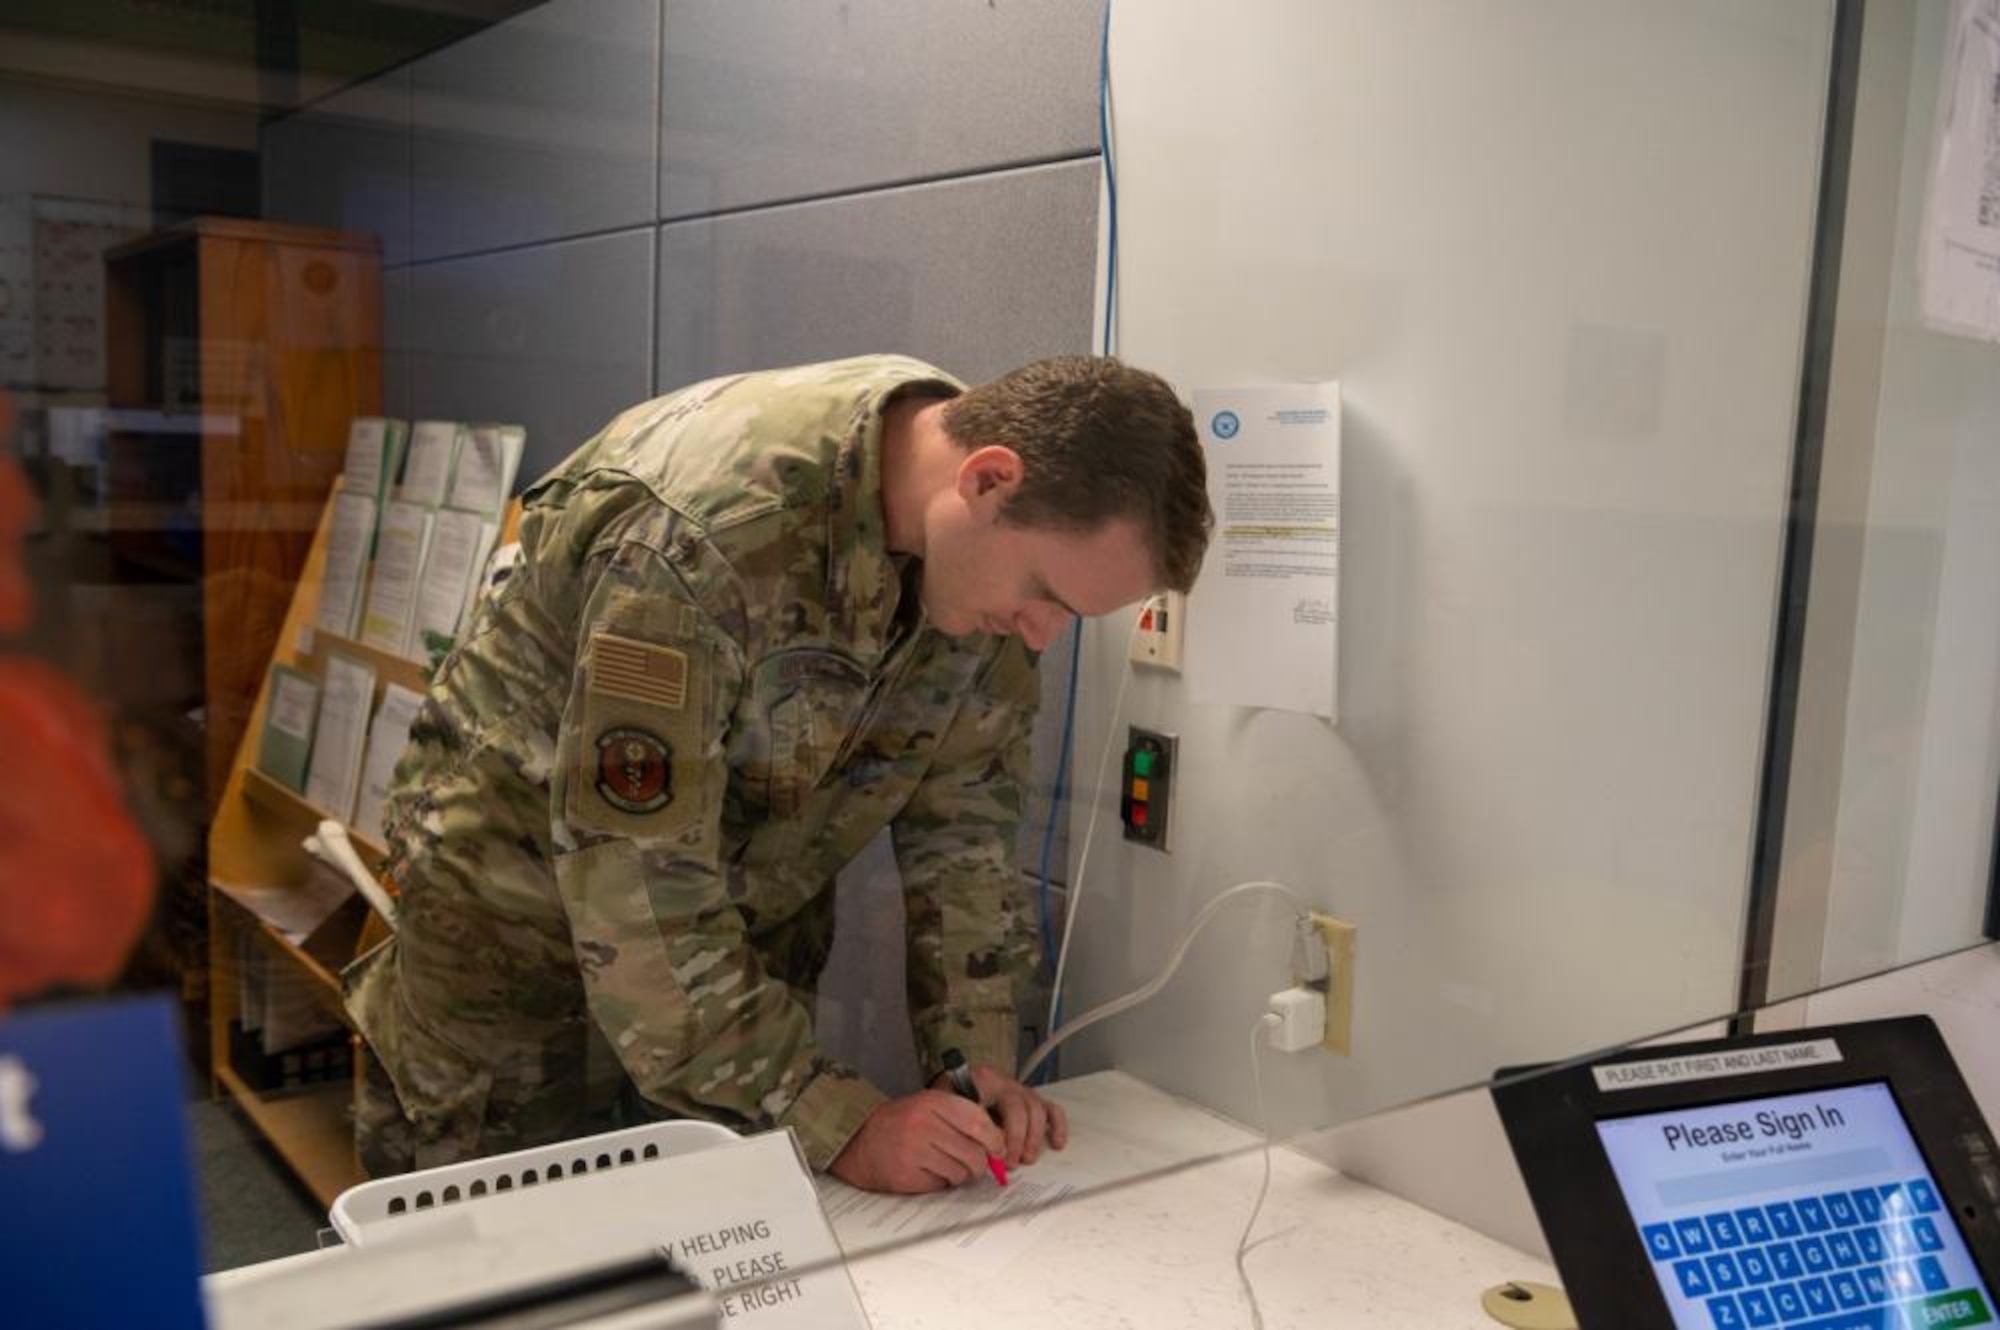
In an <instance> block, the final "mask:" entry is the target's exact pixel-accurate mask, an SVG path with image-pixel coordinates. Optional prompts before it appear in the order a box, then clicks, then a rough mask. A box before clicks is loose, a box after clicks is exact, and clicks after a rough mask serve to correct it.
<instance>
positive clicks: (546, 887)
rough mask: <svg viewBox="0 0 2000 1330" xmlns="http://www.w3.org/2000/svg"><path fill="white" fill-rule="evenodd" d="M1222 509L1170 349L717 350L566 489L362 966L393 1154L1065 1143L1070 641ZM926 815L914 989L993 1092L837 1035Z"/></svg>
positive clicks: (400, 1166) (877, 1174) (375, 1108)
mask: <svg viewBox="0 0 2000 1330" xmlns="http://www.w3.org/2000/svg"><path fill="white" fill-rule="evenodd" d="M1209 524H1210V514H1209V510H1208V503H1207V499H1206V496H1205V492H1204V478H1203V469H1202V460H1201V454H1200V450H1199V447H1198V445H1197V443H1196V441H1195V436H1194V431H1193V424H1192V421H1191V419H1190V418H1189V417H1188V413H1187V411H1186V409H1185V408H1183V407H1182V406H1181V405H1180V404H1179V402H1178V401H1177V400H1176V399H1175V398H1174V396H1173V394H1172V391H1171V390H1170V389H1169V388H1168V387H1167V386H1166V385H1165V384H1164V383H1163V382H1161V381H1160V380H1159V379H1157V378H1155V377H1154V376H1152V375H1149V374H1145V373H1143V372H1141V371H1137V370H1133V369H1130V368H1128V367H1126V366H1124V365H1121V364H1119V363H1118V362H1116V361H1114V360H1108V359H1098V358H1092V357H1082V356H1074V357H1062V358H1058V359H1056V360H1052V361H1042V362H1038V363H1037V364H1035V365H1031V366H1028V367H1026V368H1025V369H1022V370H1018V371H1015V372H1014V373H1013V374H1011V375H1008V376H1005V377H1003V378H1002V379H1000V380H997V381H995V382H994V383H992V384H988V385H986V386H984V387H982V388H978V389H974V390H972V391H970V392H965V391H964V389H963V388H962V386H961V385H960V384H958V383H956V382H955V381H953V380H952V379H951V378H949V377H948V376H946V375H945V374H943V373H941V372H939V371H938V370H936V369H934V368H932V367H930V366H928V365H924V364H921V363H919V362H916V361H913V360H908V359H904V358H900V357H887V356H878V357H865V358H861V359H855V360H847V361H840V362H835V363H832V364H827V365H817V366H808V367H804V368H800V369H792V370H782V371H775V372H770V373H762V374H747V375H739V376H736V377H732V378H725V379H717V380H714V381H711V382H707V383H701V384H696V385H695V386H693V387H690V388H686V389H683V390H682V391H680V392H677V393H673V394H671V395H669V396H666V397H662V398H659V399H657V400H655V401H652V402H648V403H646V404H644V405H642V406H638V407H635V408H633V409H632V410H630V411H627V412H626V413H625V414H623V415H622V416H620V417H619V418H618V419H616V420H615V421H613V422H612V423H611V425H610V426H609V427H608V428H606V429H605V430H604V432H603V433H601V434H599V435H598V436H597V437H596V438H595V439H593V440H591V441H590V442H589V443H587V444H585V445H584V446H583V447H582V448H581V449H580V450H578V451H577V452H576V453H575V454H574V455H573V456H571V457H570V458H569V459H568V460H567V461H566V462H564V463H563V464H562V465H561V466H559V467H557V468H556V470H554V471H553V472H551V473H550V474H549V475H548V476H546V477H544V478H543V479H542V480H541V481H540V482H539V483H538V484H536V485H535V486H534V487H533V488H532V489H530V490H529V491H528V493H527V495H526V498H525V503H524V511H523V515H522V521H521V528H520V544H521V560H520V563H519V564H518V565H517V566H516V568H515V570H514V572H513V573H512V575H511V576H510V577H509V578H508V579H507V580H506V581H505V582H504V583H502V584H501V585H500V586H499V587H497V588H496V589H494V590H493V591H492V592H490V593H489V594H488V595H487V596H485V597H484V598H483V599H482V601H481V603H480V605H479V607H478V609H477V611H476V613H475V616H474V618H473V621H472V623H471V625H470V626H469V628H468V630H467V633H466V636H465V638H464V640H463V641H462V642H460V643H459V645H458V646H457V648H456V649H455V650H454V651H453V652H452V654H451V655H450V656H449V657H448V658H447V659H446V661H445V662H444V664H443V666H442V667H441V669H440V671H439V673H438V676H437V678H436V680H435V682H434V683H433V685H432V688H431V693H430V698H429V701H428V702H427V704H426V705H425V707H424V709H423V711H422V714H421V715H420V716H419V718H418V720H417V723H416V724H415V725H414V726H413V727H412V729H411V733H410V747H409V749H408V750H407V751H406V752H405V754H404V756H403V759H402V761H401V763H400V765H399V766H398V768H397V772H396V780H395V786H394V789H393V792H392V794H391V796H390V800H389V807H388V818H387V826H388V835H389V840H390V845H391V848H392V855H391V863H390V872H391V874H392V876H393V877H394V879H395V880H396V882H397V883H398V885H399V886H400V887H401V890H402V903H401V905H400V907H399V919H398V932H397V935H396V936H395V937H394V938H392V939H391V940H390V941H389V942H387V943H385V944H384V945H383V946H382V947H381V948H378V949H377V950H375V951H374V952H371V953H370V954H369V955H368V956H366V957H364V958H363V959H362V960H360V961H358V962H356V964H355V965H354V966H352V967H351V968H350V969H349V971H348V973H347V975H346V976H345V979H346V983H347V989H348V1008H349V1010H350V1012H351V1013H352V1015H353V1018H354V1020H355V1022H356V1025H357V1026H358V1028H359V1029H360V1031H361V1032H362V1034H363V1035H364V1036H365V1037H366V1038H367V1041H368V1043H369V1045H370V1048H371V1050H372V1052H373V1054H374V1056H373V1057H372V1058H371V1059H369V1063H370V1073H369V1076H368V1079H367V1082H366V1084H365V1086H364V1088H363V1092H362V1095H361V1098H360V1103H359V1107H358V1110H357V1124H356V1126H357V1136H358V1144H359V1146H360V1148H361V1152H362V1157H363V1160H364V1162H365V1163H366V1164H367V1165H368V1167H369V1169H370V1171H371V1172H376V1173H382V1172H393V1171H400V1170H404V1169H408V1168H411V1167H427V1166H431V1165H434V1164H440V1163H448V1162H453V1161H456V1160H459V1159H464V1158H469V1157H474V1156H478V1155H485V1154H493V1153H498V1152H501V1151H505V1150H512V1149H519V1148H522V1147H525V1146H530V1145H537V1144H543V1143H547V1142H550V1141H555V1140H560V1139H564V1138H567V1137H571V1136H576V1135H580V1134H584V1133H587V1132H591V1131H597V1130H605V1129H608V1128H611V1127H615V1126H619V1125H629V1124H630V1123H632V1122H634V1121H642V1120H645V1118H646V1117H648V1116H651V1117H659V1116H674V1117H696V1118H706V1119H711V1120H714V1121H719V1122H722V1123H725V1124H727V1125H730V1126H732V1127H737V1128H742V1129H766V1128H771V1127H775V1126H789V1127H791V1128H792V1129H793V1130H794V1131H795V1132H796V1133H797V1136H798V1139H799V1141H800V1143H801V1145H802V1146H803V1148H804V1151H805V1154H806V1157H807V1159H808V1161H809V1162H810V1163H811V1164H812V1165H813V1166H814V1167H815V1168H831V1169H832V1170H833V1171H834V1172H835V1173H836V1174H837V1175H839V1176H841V1177H843V1178H846V1179H847V1180H848V1181H850V1182H853V1183H855V1184H856V1185H859V1186H865V1187H872V1188H878V1189H884V1190H898V1191H922V1190H929V1189H933V1188H937V1187H944V1186H950V1185H953V1184H955V1183H957V1182H960V1181H963V1180H964V1179H965V1178H967V1177H972V1176H978V1175H980V1174H982V1173H983V1172H984V1164H985V1157H986V1155H987V1154H988V1153H992V1154H996V1155H1000V1156H1002V1157H1004V1158H1006V1159H1007V1160H1008V1161H1009V1162H1012V1163H1024V1162H1032V1161H1033V1160H1034V1158H1035V1157H1036V1156H1037V1155H1038V1153H1039V1152H1040V1150H1041V1148H1042V1147H1043V1144H1044V1143H1045V1142H1046V1143H1048V1144H1052V1145H1054V1146H1056V1147H1057V1148H1060V1147H1061V1145H1062V1144H1063V1140H1064V1135H1065V1132H1066V1128H1065V1125H1064V1122H1063V1119H1062V1115H1061V1112H1060V1110H1059V1109H1056V1108H1055V1107H1054V1106H1053V1105H1051V1104H1049V1103H1048V1102H1047V1101H1045V1100H1043V1099H1042V1098H1041V1096H1039V1095H1037V1094H1035V1093H1034V1092H1033V1091H1031V1090H1028V1089H1027V1088H1026V1087H1024V1086H1022V1085H1020V1084H1019V1083H1018V1082H1017V1081H1015V1080H1014V1078H1013V1076H1012V1075H1011V1068H1012V1065H1013V1057H1014V1052H1015V1040H1016V1033H1015V1031H1016V1023H1015V1002H1016V995H1017V993H1018V992H1019V991H1020V984H1021V982H1022V980H1023V979H1024V978H1025V977H1026V975H1027V974H1028V972H1029V970H1030V967H1031V966H1032V963H1033V956H1034V939H1033V936H1032V929H1031V926H1030V922H1029V919H1028V917H1027V915H1026V913H1025V911H1024V909H1023V904H1022V900H1021V895H1020V891H1019V886H1020V879H1019V873H1018V870H1017V867H1016V865H1015V863H1014V862H1013V853H1012V846H1013V843H1014V830H1015V827H1016V825H1017V823H1018V821H1019V819H1020V816H1021V790H1022V786H1023V784H1024V782H1025V781H1026V779H1027V774H1028V772H1027V764H1028V733H1029V726H1030V722H1031V720H1032V718H1033V711H1034V707H1035V702H1036V698H1037V695H1038V689H1037V683H1036V674H1035V663H1034V657H1033V654H1032V653H1033V652H1035V651H1039V650H1040V649H1041V648H1042V647H1043V646H1044V645H1046V643H1047V642H1048V641H1050V640H1051V639H1052V638H1053V637H1054V636H1055V635H1056V634H1057V633H1058V632H1060V631H1061V629H1062V628H1063V627H1064V625H1065V624H1066V623H1067V622H1068V620H1069V619H1070V617H1071V616H1072V615H1075V614H1078V613H1086V614H1101V613H1107V612H1109V611H1112V610H1115V609H1118V608H1120V607H1122V606H1125V605H1129V604H1131V603H1132V602H1134V601H1135V600H1137V599H1139V598H1141V597H1142V596H1144V595H1145V594H1147V593H1149V592H1150V591H1152V590H1153V589H1155V588H1157V587H1160V586H1172V587H1176V588H1180V589H1185V588H1186V587H1187V586H1188V585H1189V584H1190V583H1192V581H1193V578H1194V573H1195V570H1196V569H1197V568H1198V567H1199V563H1200V559H1201V555H1202V551H1203V548H1204V547H1205V545H1206V542H1207V533H1208V528H1209ZM884 826H892V827H893V833H892V835H893V841H894V845H895V851H896V856H897V860H898V865H899V868H900V870H901V875H902V878H903V882H904V890H905V894H906V913H907V920H908V924H907V931H908V939H907V941H908V971H909V979H908V984H909V992H910V1009H911V1019H912V1022H913V1024H914V1026H915V1033H916V1036H917V1043H918V1047H919V1052H920V1056H921V1058H922V1060H923V1063H924V1065H925V1069H926V1070H927V1071H928V1072H929V1073H931V1074H932V1075H933V1076H934V1075H935V1074H936V1073H937V1071H938V1069H939V1065H940V1058H941V1056H942V1054H943V1052H944V1050H946V1049H947V1048H953V1047H955V1048H958V1049H961V1050H963V1052H964V1053H965V1055H966V1057H967V1058H968V1060H969V1061H971V1062H972V1063H973V1064H974V1067H975V1072H974V1075H975V1079H976V1082H977V1084H978V1087H979V1089H980V1092H981V1095H982V1098H983V1099H984V1100H985V1107H986V1108H987V1109H990V1110H991V1112H992V1114H993V1115H994V1117H997V1118H998V1120H999V1121H998V1125H997V1126H996V1125H995V1122H994V1120H993V1117H989V1116H988V1113H987V1112H985V1111H982V1107H981V1105H975V1104H972V1103H970V1102H968V1101H966V1100H964V1099H960V1098H957V1097H954V1096H952V1095H950V1094H946V1093H940V1092H939V1091H936V1090H926V1091H921V1092H919V1093H917V1094H915V1095H909V1096H905V1097H902V1098H899V1099H893V1100H892V1099H889V1098H887V1097H886V1096H885V1095H884V1094H883V1093H882V1092H881V1091H880V1090H878V1089H877V1088H876V1087H875V1086H873V1085H871V1084H869V1083H868V1082H867V1081H865V1080H864V1079H862V1078H861V1077H860V1076H859V1075H858V1074H857V1073H856V1072H854V1071H853V1070H851V1069H850V1068H848V1067H846V1066H844V1065H842V1064H840V1063H838V1062H836V1061H834V1060H833V1059H831V1058H829V1057H828V1056H826V1055H825V1054H824V1053H823V1052H822V1051H821V1050H820V1049H819V1048H818V1046H817V1045H816V1044H815V1042H814V1038H813V1029H812V1009H813V1002H812V994H813V987H814V984H815V982H816V981H817V978H818V975H819V972H820V970H821V968H822V967H823V965H824V963H825V961H826V957H827V954H828V950H829V948H830V945H831V934H832V923H833V889H832V883H833V878H834V875H835V873H836V872H837V871H838V870H839V869H840V868H841V867H842V866H843V865H844V864H845V863H846V862H847V861H848V860H849V859H850V858H852V857H853V856H854V855H855V854H856V853H858V852H859V851H860V850H861V848H862V847H863V846H864V845H866V844H867V843H868V842H869V841H870V840H871V839H872V838H873V837H874V836H875V834H876V833H877V832H878V831H879V830H881V828H883V827H884Z"/></svg>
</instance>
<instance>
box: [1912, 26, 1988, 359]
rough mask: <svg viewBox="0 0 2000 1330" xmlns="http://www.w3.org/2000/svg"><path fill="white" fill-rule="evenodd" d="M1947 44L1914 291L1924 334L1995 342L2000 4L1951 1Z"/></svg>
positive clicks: (1939, 83)
mask: <svg viewBox="0 0 2000 1330" xmlns="http://www.w3.org/2000/svg"><path fill="white" fill-rule="evenodd" d="M1948 41H1949V45H1948V46H1947V48H1946V50H1945V57H1944V67H1943V69H1942V71H1941V74H1940V77H1939V79H1938V108H1937V127H1936V129H1935V130H1934V131H1933V133H1932V140H1931V183H1930V193H1929V195H1928V196H1927V197H1926V198H1925V200H1924V232H1923V264H1922V267H1921V269H1920V271H1919V279H1918V284H1917V285H1918V291H1919V294H1920V296H1921V299H1922V305H1923V319H1924V322H1925V323H1926V324H1927V325H1929V326H1930V327H1932V328H1935V329H1937V330H1938V331H1940V332H1949V333H1957V334H1959V335H1961V336H1965V337H1977V338H1981V339H1983V340H1985V341H1989V342H2000V0H1956V3H1954V4H1953V6H1952V26H1951V32H1950V35H1949V38H1948Z"/></svg>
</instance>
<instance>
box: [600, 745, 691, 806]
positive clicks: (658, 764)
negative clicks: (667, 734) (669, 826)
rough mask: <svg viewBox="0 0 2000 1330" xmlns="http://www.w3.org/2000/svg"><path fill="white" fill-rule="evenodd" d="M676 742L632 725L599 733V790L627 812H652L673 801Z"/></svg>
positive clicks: (605, 799)
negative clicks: (668, 740) (674, 744)
mask: <svg viewBox="0 0 2000 1330" xmlns="http://www.w3.org/2000/svg"><path fill="white" fill-rule="evenodd" d="M673 760H674V749H673V745H672V744H670V743H668V742H667V741H666V740H665V739H662V738H661V737H660V736H659V735H657V734H652V733H650V732H648V731H646V730H642V729H638V728H636V727H634V726H631V725H615V726H613V727H611V728H610V729H608V730H606V731H604V733H602V734H600V735H598V736H597V792H598V794H600V795H602V796H603V797H604V802H605V803H608V804H610V805H611V806H612V807H613V808H616V809H618V810H619V811H620V812H624V813H653V812H658V811H659V810H660V809H662V808H665V807H666V806H667V805H668V804H670V803H672V802H673V801H674V769H673Z"/></svg>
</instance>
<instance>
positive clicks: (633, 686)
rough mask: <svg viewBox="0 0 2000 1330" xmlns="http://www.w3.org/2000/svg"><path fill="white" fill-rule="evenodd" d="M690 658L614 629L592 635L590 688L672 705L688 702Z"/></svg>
mask: <svg viewBox="0 0 2000 1330" xmlns="http://www.w3.org/2000/svg"><path fill="white" fill-rule="evenodd" d="M687 684H688V658H687V653H686V652H684V651H676V650H674V649H673V648H672V647H662V646H654V645H652V644H651V643H649V642H634V641H631V640H629V639H627V638H623V637H613V636H612V635H611V634H610V633H599V634H598V635H597V636H595V637H593V638H591V639H590V691H591V692H593V693H600V694H602V695H604V696H606V697H622V698H626V699H628V700H630V701H633V702H649V703H652V704H653V705H654V706H662V707H672V708H673V709H674V710H676V711H678V710H680V709H681V708H682V707H684V706H686V705H687Z"/></svg>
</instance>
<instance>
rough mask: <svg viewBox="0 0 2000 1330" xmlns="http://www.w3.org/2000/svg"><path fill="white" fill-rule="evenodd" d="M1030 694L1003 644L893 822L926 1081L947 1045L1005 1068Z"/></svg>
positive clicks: (1013, 651)
mask: <svg viewBox="0 0 2000 1330" xmlns="http://www.w3.org/2000/svg"><path fill="white" fill-rule="evenodd" d="M1039 696H1040V687H1039V683H1038V680H1037V675H1036V671H1035V663H1034V660H1033V658H1032V657H1031V656H1030V655H1029V654H1028V651H1027V649H1026V648H1025V647H1023V646H1021V644H1020V643H1019V642H1017V641H1009V642H1007V643H1006V644H1004V645H1003V646H1002V648H1001V650H1000V654H999V656H998V657H997V658H996V659H995V660H994V662H993V663H992V664H991V665H990V666H989V667H988V669H987V670H986V672H985V674H984V675H983V676H982V678H981V679H980V680H979V681H978V683H977V684H976V686H975V687H974V689H973V691H972V693H971V694H970V695H969V696H968V697H967V698H966V700H965V703H964V705H963V706H961V707H960V708H959V711H958V714H957V716H956V717H955V718H954V719H953V721H952V724H951V727H950V728H949V729H948V730H947V731H946V732H945V734H944V736H943V738H942V739H941V741H940V743H939V746H938V750H937V754H936V758H935V760H934V761H933V762H932V764H931V768H930V770H929V772H928V773H927V774H926V775H925V777H924V779H923V780H922V782H921V783H920V784H919V785H918V787H917V789H916V792H915V794H914V795H913V796H912V797H911V799H910V801H909V803H908V804H907V805H906V806H905V807H904V809H903V811H902V812H901V813H900V814H898V816H897V818H896V822H895V829H894V833H893V836H894V841H895V847H896V860H897V864H898V866H899V867H900V868H901V870H902V875H903V892H904V897H905V905H904V910H905V916H906V919H907V929H908V934H909V938H908V942H909V958H908V967H909V976H908V986H909V993H910V1019H911V1023H912V1025H913V1026H914V1028H915V1031H916V1036H917V1050H918V1055H919V1057H920V1058H921V1059H922V1062H923V1067H924V1073H925V1077H926V1079H929V1078H930V1077H932V1076H934V1075H935V1074H936V1073H937V1071H938V1069H939V1059H940V1057H941V1056H942V1054H943V1052H944V1050H945V1049H947V1048H957V1049H959V1050H960V1051H961V1052H963V1053H964V1054H965V1056H966V1057H967V1058H968V1059H970V1060H972V1061H974V1062H988V1063H991V1064H992V1065H994V1066H996V1067H1001V1068H1003V1069H1006V1070H1007V1071H1009V1072H1011V1071H1012V1070H1013V1067H1014V1063H1015V1060H1016V1055H1017V1053H1018V1035H1017V1033H1016V1006H1017V1003H1018V1000H1019V996H1018V995H1019V994H1020V993H1021V992H1022V991H1023V990H1024V988H1025V985H1026V983H1027V981H1028V979H1029V977H1030V976H1031V975H1032V973H1033V967H1034V964H1035V960H1034V955H1035V939H1034V932H1033V928H1032V925H1031V923H1030V921H1029V918H1028V914H1027V910H1026V905H1025V901H1024V899H1023V892H1022V888H1021V878H1020V871H1019V867H1018V865H1017V864H1016V862H1015V856H1014V840H1015V832H1016V830H1017V829H1018V828H1019V826H1020V822H1021V807H1022V791H1023V790H1024V789H1025V788H1026V787H1027V783H1028V776H1029V770H1028V764H1029V747H1028V744H1029V732H1030V729H1031V728H1032V726H1033V723H1034V716H1035V706H1036V702H1037V700H1038V699H1039Z"/></svg>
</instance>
